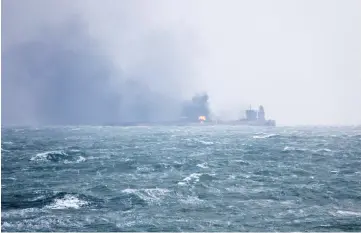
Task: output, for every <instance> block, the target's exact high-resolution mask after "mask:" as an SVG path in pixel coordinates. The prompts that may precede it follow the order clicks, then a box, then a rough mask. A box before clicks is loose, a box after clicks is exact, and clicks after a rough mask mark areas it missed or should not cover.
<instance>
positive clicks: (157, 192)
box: [122, 188, 170, 203]
mask: <svg viewBox="0 0 361 233" xmlns="http://www.w3.org/2000/svg"><path fill="white" fill-rule="evenodd" d="M122 192H123V193H131V194H135V195H137V196H138V197H140V198H141V199H143V200H145V201H147V202H150V203H151V202H159V201H161V200H162V199H163V198H164V197H165V195H166V194H167V193H169V192H170V191H169V190H168V189H162V188H154V189H124V190H123V191H122Z"/></svg>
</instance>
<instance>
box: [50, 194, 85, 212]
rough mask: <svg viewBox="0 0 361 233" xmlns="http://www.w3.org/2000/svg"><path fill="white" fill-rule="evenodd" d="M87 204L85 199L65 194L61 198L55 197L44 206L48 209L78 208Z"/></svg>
mask: <svg viewBox="0 0 361 233" xmlns="http://www.w3.org/2000/svg"><path fill="white" fill-rule="evenodd" d="M87 204H88V202H87V201H83V200H81V199H78V198H77V197H75V196H73V195H69V194H67V195H65V196H64V197H63V198H60V199H55V200H54V202H53V203H52V204H50V205H48V206H46V207H47V208H50V209H79V208H80V207H82V206H85V205H87Z"/></svg>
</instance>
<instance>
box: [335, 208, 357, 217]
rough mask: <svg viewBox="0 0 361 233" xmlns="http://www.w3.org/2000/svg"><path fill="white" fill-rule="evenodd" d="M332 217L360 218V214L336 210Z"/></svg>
mask: <svg viewBox="0 0 361 233" xmlns="http://www.w3.org/2000/svg"><path fill="white" fill-rule="evenodd" d="M331 214H332V215H334V216H335V215H341V216H357V217H361V212H356V211H350V210H337V211H336V212H332V213H331Z"/></svg>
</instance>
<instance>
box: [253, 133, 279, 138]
mask: <svg viewBox="0 0 361 233" xmlns="http://www.w3.org/2000/svg"><path fill="white" fill-rule="evenodd" d="M277 135H278V134H265V135H254V136H253V138H254V139H264V138H271V137H274V136H277Z"/></svg>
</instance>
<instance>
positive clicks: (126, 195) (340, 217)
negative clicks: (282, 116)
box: [1, 126, 361, 231]
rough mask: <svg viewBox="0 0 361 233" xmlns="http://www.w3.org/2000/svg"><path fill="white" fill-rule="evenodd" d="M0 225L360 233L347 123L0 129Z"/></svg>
mask: <svg viewBox="0 0 361 233" xmlns="http://www.w3.org/2000/svg"><path fill="white" fill-rule="evenodd" d="M1 146H2V151H1V152H2V153H1V154H2V163H1V169H2V171H1V181H2V190H1V192H2V194H1V198H2V199H1V206H2V213H1V217H2V222H1V229H2V231H361V130H360V129H356V128H335V127H334V128H332V127H328V128H322V127H319V128H286V127H277V128H257V127H253V128H252V127H236V126H232V127H231V126H194V127H78V128H75V127H63V128H62V127H48V128H3V129H2V142H1Z"/></svg>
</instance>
